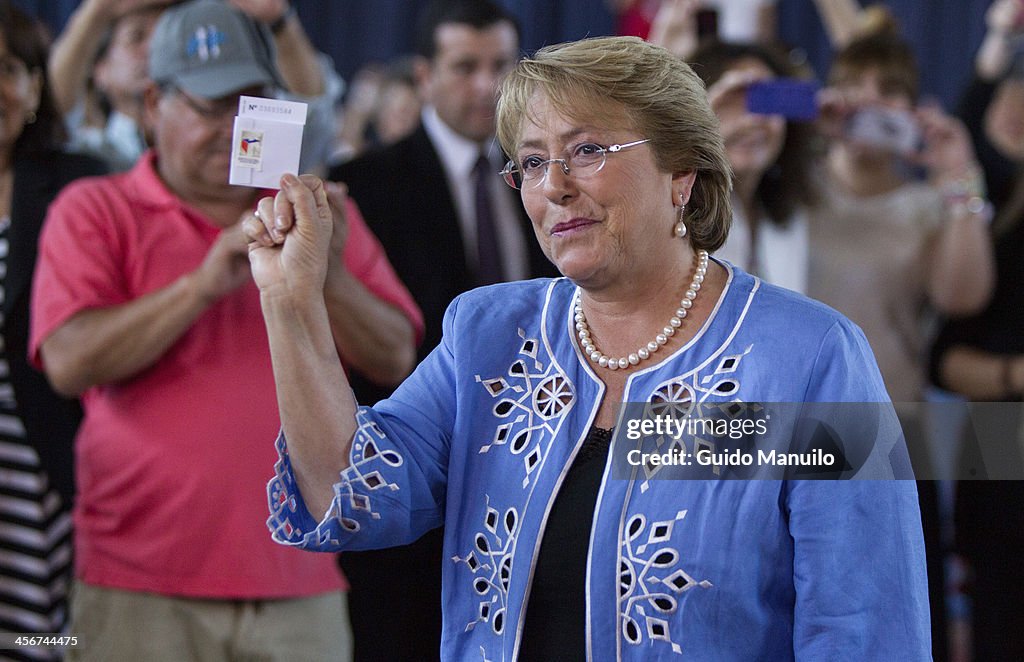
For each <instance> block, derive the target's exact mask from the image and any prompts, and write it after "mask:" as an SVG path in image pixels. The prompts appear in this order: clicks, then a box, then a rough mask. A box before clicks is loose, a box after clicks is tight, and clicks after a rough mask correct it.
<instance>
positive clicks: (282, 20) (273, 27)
mask: <svg viewBox="0 0 1024 662" xmlns="http://www.w3.org/2000/svg"><path fill="white" fill-rule="evenodd" d="M292 16H295V7H294V6H292V5H288V9H285V10H284V13H283V14H281V16H279V17H278V18H277V20H276V21H274V22H273V23H271V24H270V25H268V26H267V27H269V28H270V33H271V34H273V35H279V34H281V33H282V32H283V31H284V28H285V26H286V25H288V21H289V19H291V17H292Z"/></svg>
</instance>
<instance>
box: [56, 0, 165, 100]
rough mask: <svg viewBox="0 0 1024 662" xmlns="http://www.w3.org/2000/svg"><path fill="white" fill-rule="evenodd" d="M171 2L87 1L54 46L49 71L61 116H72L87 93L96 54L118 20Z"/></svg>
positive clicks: (138, 0) (70, 20)
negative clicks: (109, 30) (86, 86)
mask: <svg viewBox="0 0 1024 662" xmlns="http://www.w3.org/2000/svg"><path fill="white" fill-rule="evenodd" d="M166 4H168V0H85V2H83V3H82V4H80V5H79V6H78V9H76V10H75V11H74V13H73V14H71V17H70V18H69V19H68V24H67V26H66V27H65V28H64V31H63V32H61V34H60V36H59V37H58V38H57V40H56V41H55V42H54V44H53V49H52V50H51V51H50V59H49V62H48V63H47V69H48V72H49V74H50V84H51V87H52V90H53V98H54V101H56V103H57V108H58V109H60V111H61V113H64V114H66V113H68V112H70V111H71V110H72V109H73V108H74V107H75V104H76V103H77V102H78V100H79V99H80V98H81V97H82V95H83V94H84V92H85V84H86V81H88V80H89V75H90V74H91V72H92V66H93V62H94V60H95V59H96V52H97V51H98V50H99V47H100V41H101V40H102V39H103V35H104V33H105V32H106V31H107V29H109V28H110V26H111V25H113V23H114V21H115V20H117V18H118V17H120V16H122V15H124V14H127V13H129V12H133V11H136V10H139V9H144V8H146V7H153V6H160V5H166Z"/></svg>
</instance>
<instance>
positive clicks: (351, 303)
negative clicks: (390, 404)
mask: <svg viewBox="0 0 1024 662" xmlns="http://www.w3.org/2000/svg"><path fill="white" fill-rule="evenodd" d="M323 186H324V190H325V195H326V197H327V200H328V203H329V205H330V211H331V215H332V218H333V229H332V232H331V242H330V251H329V252H328V260H327V274H326V278H325V284H324V297H323V298H324V304H325V306H326V307H327V314H328V320H329V322H330V326H331V332H332V336H333V338H334V344H335V347H336V349H337V352H338V353H339V354H340V355H341V357H342V359H343V360H344V362H345V364H346V365H348V366H349V367H351V368H355V369H356V370H358V371H359V372H361V373H362V374H364V375H365V376H366V377H367V378H369V379H370V380H372V381H374V382H375V383H378V384H381V385H386V386H394V385H396V384H398V383H399V382H401V381H402V379H404V378H405V377H406V376H407V375H408V374H409V373H410V372H411V371H412V368H413V366H414V365H415V363H416V347H415V342H414V340H415V331H414V330H413V327H412V324H411V323H410V322H409V320H408V319H407V318H406V316H405V315H404V314H403V313H402V312H401V311H400V310H398V309H397V308H395V307H394V306H391V305H389V304H387V303H384V302H383V301H381V300H380V299H378V298H377V297H376V296H374V295H373V294H372V293H370V291H369V290H367V289H366V287H365V286H364V285H363V284H362V283H361V282H359V280H358V279H357V278H356V277H355V276H353V275H352V273H351V272H349V270H348V269H346V268H345V264H344V262H343V261H342V259H341V254H342V251H343V250H344V247H345V240H346V237H347V231H348V226H347V221H346V217H345V200H346V197H347V191H346V189H345V187H344V186H343V185H341V184H335V183H328V184H326V185H323ZM282 204H283V203H282ZM259 210H260V215H261V217H263V218H276V217H277V216H281V217H282V219H283V220H282V223H283V225H284V227H285V228H287V227H288V226H289V225H290V220H289V219H290V217H291V211H290V208H288V207H284V208H282V209H275V201H274V199H272V198H265V199H263V200H261V201H260V205H259ZM278 236H282V235H278Z"/></svg>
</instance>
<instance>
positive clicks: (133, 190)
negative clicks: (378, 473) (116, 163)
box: [31, 0, 422, 662]
mask: <svg viewBox="0 0 1024 662" xmlns="http://www.w3.org/2000/svg"><path fill="white" fill-rule="evenodd" d="M272 49H273V47H272V40H271V39H270V38H269V36H268V34H267V33H266V29H265V28H264V27H262V26H260V25H258V24H256V23H254V22H252V21H251V19H248V18H247V17H246V16H245V15H244V14H241V13H240V12H237V11H235V10H234V9H232V8H231V6H230V5H229V4H228V3H222V2H216V1H210V0H197V1H195V2H189V3H186V4H184V5H180V6H177V7H175V8H174V9H171V10H169V11H167V12H166V13H165V14H164V15H163V16H162V18H161V19H160V22H159V23H158V25H157V27H156V31H155V33H154V36H153V40H152V43H151V55H150V76H151V78H152V79H153V81H154V83H153V85H152V86H151V87H150V88H149V89H148V90H147V92H146V96H145V111H146V118H147V123H148V124H149V127H150V128H151V130H152V135H153V137H154V139H155V149H154V150H152V151H150V152H149V153H147V154H146V155H145V156H144V157H143V158H142V159H141V160H140V162H139V163H138V165H137V166H136V167H135V168H134V169H132V170H131V171H129V172H127V173H123V174H119V175H114V176H111V177H104V178H97V179H91V180H86V181H82V182H81V183H79V184H77V185H75V186H71V187H68V188H67V189H66V190H65V191H64V192H63V193H62V194H61V195H60V197H59V198H58V199H57V200H56V202H55V203H54V204H53V206H52V207H51V209H50V213H49V217H48V219H47V224H46V228H45V230H44V234H43V237H42V239H41V250H40V260H39V268H38V275H37V280H36V286H37V287H36V289H35V291H34V295H33V329H32V339H31V352H32V354H33V358H34V360H36V361H37V362H38V363H39V364H40V365H42V366H43V367H44V369H45V370H46V372H47V375H48V376H49V378H50V380H51V381H52V383H53V384H54V386H55V387H56V388H57V389H58V390H60V391H61V392H63V393H65V394H69V395H80V396H81V397H82V401H83V405H84V408H85V412H86V416H85V421H84V423H83V425H82V427H81V429H80V431H79V434H78V437H77V440H76V445H75V454H76V463H77V464H76V472H77V483H78V499H77V503H76V512H75V525H76V541H75V549H76V577H77V583H76V586H75V589H74V591H73V594H74V595H73V598H72V605H71V609H72V613H71V618H72V631H73V633H74V634H77V635H79V641H80V642H81V643H80V646H79V647H78V648H76V649H74V650H72V651H71V654H72V655H73V656H75V657H79V659H97V660H100V659H102V660H109V659H122V660H128V659H132V660H141V659H146V660H148V661H150V662H151V661H152V660H161V659H168V660H170V659H173V660H182V659H198V657H199V656H200V655H202V656H203V657H202V659H218V658H223V659H228V658H231V659H234V658H236V657H239V656H240V657H245V656H246V655H247V654H250V653H253V654H256V653H258V654H259V658H260V659H347V657H348V654H349V653H348V651H349V648H350V645H351V642H350V638H349V636H348V633H347V629H346V628H347V622H348V619H347V616H346V613H345V602H344V594H343V593H342V590H343V588H344V580H343V578H342V577H341V576H340V574H339V572H338V570H337V567H336V564H335V559H334V558H333V556H330V555H322V556H321V555H312V554H306V553H303V552H301V551H296V550H293V549H288V548H286V547H282V546H280V545H276V544H275V543H273V542H272V541H271V539H270V537H269V536H268V535H267V532H266V527H265V524H264V522H265V520H266V503H265V501H264V497H263V495H264V494H265V491H264V487H265V482H266V479H267V474H266V469H267V467H268V466H270V465H272V464H273V462H274V459H275V452H274V448H273V445H272V443H270V442H268V443H267V444H266V445H257V446H254V445H253V444H252V440H253V439H268V440H272V439H274V437H275V436H276V434H277V429H278V427H279V419H278V413H277V404H276V399H275V392H274V379H273V374H272V372H271V364H270V353H269V347H268V344H267V336H266V331H265V328H264V326H263V321H262V317H261V313H260V303H259V294H258V291H257V289H256V287H255V285H254V284H253V283H252V280H251V277H250V274H249V266H248V264H249V263H248V259H247V256H246V253H247V249H246V242H245V239H244V237H243V234H242V232H241V230H240V225H239V221H240V219H241V218H243V217H244V216H245V215H246V214H249V213H251V212H252V210H253V209H254V208H255V204H256V202H257V200H258V199H259V198H260V197H261V196H263V195H266V194H267V193H266V192H261V191H257V190H254V189H251V188H243V187H236V186H230V185H228V184H227V181H228V170H229V165H230V154H231V133H232V117H233V115H234V114H235V111H236V109H237V107H238V96H239V95H240V94H254V95H257V96H259V95H260V94H262V93H263V92H264V90H265V89H267V88H270V87H273V86H276V85H278V84H279V75H278V73H277V71H276V70H275V67H274V64H273V62H274V58H273V51H272ZM338 197H339V196H337V195H335V198H338ZM338 202H339V205H340V206H341V207H344V213H336V217H337V220H336V223H338V226H337V227H336V231H335V233H334V235H335V238H334V239H333V240H332V241H333V242H334V243H335V246H334V248H335V249H336V250H335V251H334V253H333V254H334V255H336V256H337V257H336V258H335V259H333V260H332V262H331V266H330V271H329V274H328V278H327V283H326V286H325V290H324V297H325V299H326V301H327V302H328V307H329V309H330V315H331V323H332V328H333V330H334V337H335V341H336V344H337V348H338V352H339V354H340V355H341V357H342V358H343V360H344V361H345V362H346V365H347V366H348V367H349V368H350V369H352V370H355V371H358V372H361V373H362V374H363V375H365V376H367V377H369V378H370V379H372V380H375V381H377V382H380V383H382V384H395V383H397V382H398V381H400V380H401V379H402V378H403V377H404V376H405V375H406V374H407V373H408V372H409V371H410V370H411V368H412V366H413V362H414V357H415V348H414V346H415V341H416V338H417V336H418V335H419V334H420V333H422V320H421V318H420V315H419V311H418V310H417V309H416V306H415V304H414V303H413V302H412V300H411V298H410V296H409V294H408V292H407V291H406V290H405V288H404V287H403V286H402V285H401V283H400V282H399V281H398V280H397V278H396V276H395V274H394V272H393V271H392V270H391V267H390V265H389V264H388V262H387V259H386V258H385V257H384V254H383V251H382V250H381V248H380V245H379V244H378V243H377V242H376V239H375V238H374V237H373V236H372V234H370V232H369V231H368V230H367V228H366V226H365V225H364V224H363V222H362V220H361V219H360V218H359V216H358V212H357V210H355V208H354V206H352V205H350V204H346V203H344V202H342V201H340V200H339V201H338ZM335 211H336V212H339V211H340V210H335ZM346 219H347V221H346ZM209 655H212V657H207V656H209Z"/></svg>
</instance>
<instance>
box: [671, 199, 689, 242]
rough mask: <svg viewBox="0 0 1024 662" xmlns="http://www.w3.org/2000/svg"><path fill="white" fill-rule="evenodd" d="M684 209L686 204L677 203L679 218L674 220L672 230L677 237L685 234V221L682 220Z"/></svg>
mask: <svg viewBox="0 0 1024 662" xmlns="http://www.w3.org/2000/svg"><path fill="white" fill-rule="evenodd" d="M685 210H686V205H679V220H678V221H676V225H675V228H674V230H673V232H674V233H675V235H676V236H677V237H679V238H680V239H682V238H683V237H685V236H686V223H684V222H683V212H684V211H685Z"/></svg>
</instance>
